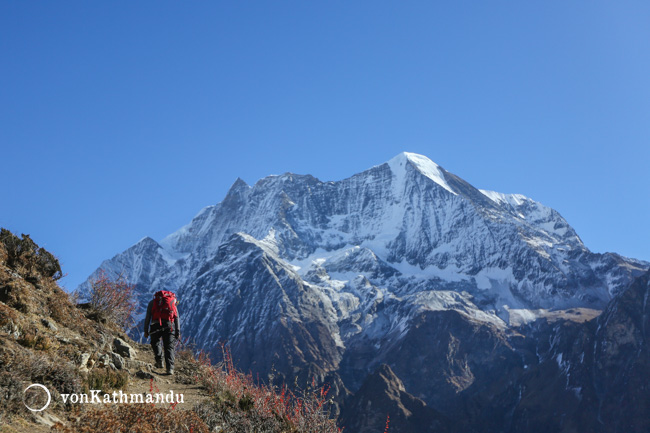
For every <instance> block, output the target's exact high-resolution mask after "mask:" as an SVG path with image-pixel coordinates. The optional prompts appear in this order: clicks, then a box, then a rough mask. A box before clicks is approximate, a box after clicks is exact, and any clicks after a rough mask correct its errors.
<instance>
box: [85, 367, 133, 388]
mask: <svg viewBox="0 0 650 433" xmlns="http://www.w3.org/2000/svg"><path fill="white" fill-rule="evenodd" d="M128 382H129V374H128V373H127V372H125V371H114V370H113V369H111V368H94V369H92V370H91V371H90V373H88V377H87V378H86V384H87V390H86V391H89V390H91V389H99V390H101V391H102V392H108V391H111V390H114V389H121V388H124V387H125V386H126V384H127V383H128Z"/></svg>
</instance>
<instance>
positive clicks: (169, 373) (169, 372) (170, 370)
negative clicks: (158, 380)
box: [167, 368, 174, 376]
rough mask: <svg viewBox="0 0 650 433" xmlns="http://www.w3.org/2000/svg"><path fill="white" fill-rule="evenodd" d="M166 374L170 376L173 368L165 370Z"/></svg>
mask: <svg viewBox="0 0 650 433" xmlns="http://www.w3.org/2000/svg"><path fill="white" fill-rule="evenodd" d="M167 374H168V375H170V376H171V375H173V374H174V369H173V368H170V369H169V370H167Z"/></svg>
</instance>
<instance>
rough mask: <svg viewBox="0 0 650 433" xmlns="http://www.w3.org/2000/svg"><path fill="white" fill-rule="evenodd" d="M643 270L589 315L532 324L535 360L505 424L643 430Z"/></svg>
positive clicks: (648, 422)
mask: <svg viewBox="0 0 650 433" xmlns="http://www.w3.org/2000/svg"><path fill="white" fill-rule="evenodd" d="M649 277H650V274H645V275H643V276H641V277H639V278H638V279H636V280H635V282H634V283H633V284H632V285H631V286H630V288H629V289H628V290H626V291H625V292H624V293H622V294H621V295H620V296H619V297H617V298H616V299H614V300H613V301H612V302H611V303H610V304H609V305H608V306H607V308H606V310H605V311H604V312H603V314H602V315H601V316H600V317H598V318H597V319H595V320H592V321H590V322H586V323H583V324H575V323H567V322H564V321H560V322H557V323H556V324H555V325H554V326H548V325H547V326H542V327H540V328H538V329H536V330H534V331H533V334H534V335H535V337H536V341H537V342H538V343H537V346H538V347H537V352H538V355H539V362H538V363H537V365H535V366H534V367H533V368H531V369H530V371H529V372H527V374H525V375H523V376H522V378H521V380H520V385H519V388H520V390H521V399H520V402H519V403H518V405H517V409H516V410H515V411H514V413H513V421H512V425H513V431H530V432H538V431H539V432H542V431H550V430H553V431H561V432H570V431H593V432H615V431H630V432H646V431H648V430H649V429H650V417H648V413H650V397H649V396H648V383H650V373H649V372H650V370H649V369H648V368H649V367H650V351H649V347H648V329H650V328H649V326H650V322H649V320H650V314H649V310H648V293H649V285H648V284H649V283H648V280H649Z"/></svg>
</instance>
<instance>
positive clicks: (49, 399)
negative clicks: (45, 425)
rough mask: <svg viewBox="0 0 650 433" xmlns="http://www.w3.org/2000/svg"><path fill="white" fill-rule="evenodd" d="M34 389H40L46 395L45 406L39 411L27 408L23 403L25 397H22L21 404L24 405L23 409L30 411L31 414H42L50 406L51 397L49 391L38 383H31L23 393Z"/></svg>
mask: <svg viewBox="0 0 650 433" xmlns="http://www.w3.org/2000/svg"><path fill="white" fill-rule="evenodd" d="M34 387H36V388H42V389H43V390H44V391H45V393H46V394H47V403H45V406H43V407H42V408H40V409H33V408H31V407H29V406H28V405H27V403H26V402H25V396H24V395H23V403H24V404H25V407H26V408H27V409H29V410H31V411H32V412H42V411H44V410H45V409H47V407H48V406H49V405H50V402H51V401H52V396H51V395H50V390H49V389H47V388H46V387H45V386H44V385H41V384H40V383H33V384H31V385H29V386H28V387H27V388H25V391H23V393H25V394H26V393H27V391H29V390H30V389H31V388H34Z"/></svg>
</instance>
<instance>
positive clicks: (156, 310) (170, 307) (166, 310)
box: [151, 290, 178, 326]
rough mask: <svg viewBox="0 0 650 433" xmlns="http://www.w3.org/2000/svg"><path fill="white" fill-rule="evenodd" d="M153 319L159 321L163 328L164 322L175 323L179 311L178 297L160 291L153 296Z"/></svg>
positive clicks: (165, 291)
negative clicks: (177, 306) (177, 305)
mask: <svg viewBox="0 0 650 433" xmlns="http://www.w3.org/2000/svg"><path fill="white" fill-rule="evenodd" d="M151 317H152V318H153V320H157V321H158V323H159V324H160V326H162V321H163V320H168V321H170V322H174V319H175V318H176V317H178V310H177V309H176V295H174V293H173V292H168V291H167V290H160V291H158V292H156V294H155V295H153V306H152V308H151Z"/></svg>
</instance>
